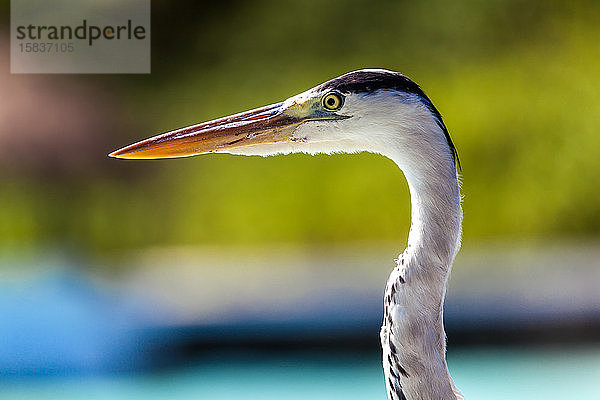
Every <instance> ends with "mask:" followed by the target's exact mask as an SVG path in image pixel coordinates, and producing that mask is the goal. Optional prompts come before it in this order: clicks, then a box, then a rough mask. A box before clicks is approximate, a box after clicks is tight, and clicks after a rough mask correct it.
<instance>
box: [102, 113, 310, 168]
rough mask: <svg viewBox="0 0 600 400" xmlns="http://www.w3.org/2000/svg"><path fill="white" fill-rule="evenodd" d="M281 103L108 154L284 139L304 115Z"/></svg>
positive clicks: (199, 149) (175, 153)
mask: <svg viewBox="0 0 600 400" xmlns="http://www.w3.org/2000/svg"><path fill="white" fill-rule="evenodd" d="M282 104H283V103H278V104H272V105H270V106H266V107H261V108H257V109H254V110H251V111H246V112H243V113H240V114H235V115H231V116H228V117H224V118H220V119H216V120H213V121H209V122H204V123H201V124H198V125H192V126H188V127H187V128H182V129H178V130H175V131H171V132H167V133H164V134H162V135H158V136H154V137H151V138H150V139H146V140H143V141H141V142H138V143H134V144H132V145H130V146H127V147H124V148H122V149H119V150H117V151H115V152H112V153H110V154H109V156H110V157H115V158H128V159H152V158H173V157H187V156H192V155H196V154H202V153H208V152H213V151H226V150H227V149H232V148H235V147H242V146H252V145H256V144H262V143H275V142H281V141H286V140H289V138H290V137H291V136H292V134H293V131H294V129H295V128H296V127H297V126H298V125H299V124H300V123H302V122H303V118H301V117H296V116H292V115H288V114H286V113H284V112H282Z"/></svg>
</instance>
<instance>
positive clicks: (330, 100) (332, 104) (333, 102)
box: [327, 96, 335, 107]
mask: <svg viewBox="0 0 600 400" xmlns="http://www.w3.org/2000/svg"><path fill="white" fill-rule="evenodd" d="M327 105H328V106H329V107H333V106H335V99H334V98H333V96H332V97H330V98H328V99H327Z"/></svg>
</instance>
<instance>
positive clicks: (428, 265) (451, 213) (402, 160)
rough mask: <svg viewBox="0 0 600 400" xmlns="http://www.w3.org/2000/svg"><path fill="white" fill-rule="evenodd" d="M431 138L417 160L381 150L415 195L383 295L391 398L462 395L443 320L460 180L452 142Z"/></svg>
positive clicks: (456, 240)
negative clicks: (406, 235) (403, 242)
mask: <svg viewBox="0 0 600 400" xmlns="http://www.w3.org/2000/svg"><path fill="white" fill-rule="evenodd" d="M440 133H441V132H440ZM429 145H430V146H428V147H427V149H425V148H421V149H419V154H421V155H422V154H423V152H429V153H432V154H427V155H426V156H425V157H419V159H418V160H414V159H412V160H411V159H410V157H407V154H406V149H405V148H404V149H402V148H394V147H392V148H388V149H387V150H385V151H382V153H384V155H386V156H388V157H389V158H391V159H392V160H393V161H394V162H396V164H397V165H398V166H399V167H400V168H401V169H402V170H403V171H404V174H405V176H406V179H407V181H408V185H409V188H410V193H411V200H412V216H411V229H410V233H409V238H408V246H407V248H406V250H405V251H404V253H403V254H402V255H400V257H399V258H398V260H397V266H396V268H395V269H394V270H393V271H392V273H391V275H390V277H389V280H388V282H387V286H386V291H385V298H384V305H385V311H384V314H385V315H384V323H383V327H382V330H381V341H382V346H383V364H384V370H385V377H386V385H387V389H388V390H387V391H388V396H389V398H390V400H401V399H408V400H415V399H443V400H446V399H462V398H463V397H462V396H461V395H460V393H459V392H458V390H457V389H456V388H455V386H454V384H453V382H452V379H451V378H450V375H449V372H448V368H447V366H446V357H445V356H446V336H445V332H444V326H443V305H444V297H445V294H446V283H447V280H448V277H449V274H450V268H451V266H452V262H453V260H454V257H455V255H456V253H457V252H458V249H459V247H460V235H461V221H462V209H461V206H460V191H459V183H458V178H457V174H456V168H455V166H454V163H453V162H452V158H451V156H449V151H448V148H447V147H446V148H445V149H444V148H443V147H442V146H439V148H437V147H438V146H435V145H433V146H431V143H429ZM443 145H445V146H447V144H446V143H443ZM413 150H414V149H413Z"/></svg>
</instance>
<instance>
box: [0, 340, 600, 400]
mask: <svg viewBox="0 0 600 400" xmlns="http://www.w3.org/2000/svg"><path fill="white" fill-rule="evenodd" d="M448 360H449V361H448V362H449V366H450V369H451V371H452V374H453V376H454V379H455V381H456V383H457V385H458V386H459V387H460V388H461V390H462V391H463V393H464V394H465V395H466V396H467V398H468V399H486V400H495V399H503V400H505V399H513V400H518V399H528V400H531V399H548V398H563V399H587V400H595V399H600V388H599V385H598V382H599V379H600V347H579V348H546V349H539V348H538V349H531V348H480V349H462V350H458V351H452V352H450V353H449V357H448ZM0 398H2V399H11V400H12V399H22V400H26V399H36V400H54V399H61V400H75V399H86V400H87V399H115V400H121V399H207V400H208V399H214V400H220V399H234V398H238V399H239V398H243V399H263V400H270V399H282V398H286V399H303V400H305V399H328V400H329V399H381V400H383V399H385V391H384V383H383V376H382V370H381V367H380V364H379V358H378V356H377V355H376V354H372V355H368V356H365V355H364V354H363V355H358V354H355V355H352V354H350V355H345V356H339V355H338V356H335V355H328V354H320V355H318V354H304V355H301V356H298V355H297V354H289V353H288V354H286V353H282V354H279V355H277V356H273V355H271V356H265V355H254V356H252V355H249V354H247V355H245V356H243V355H241V356H240V355H239V354H238V355H233V354H231V353H230V354H223V355H220V356H214V357H211V358H210V359H203V361H202V362H199V363H197V364H195V365H190V366H187V367H185V368H179V369H175V370H170V371H166V372H162V373H152V374H130V375H115V376H103V377H100V376H89V377H81V376H80V377H57V376H55V377H53V378H39V377H38V378H29V379H24V380H23V379H19V380H13V381H8V382H6V381H5V382H3V383H0Z"/></svg>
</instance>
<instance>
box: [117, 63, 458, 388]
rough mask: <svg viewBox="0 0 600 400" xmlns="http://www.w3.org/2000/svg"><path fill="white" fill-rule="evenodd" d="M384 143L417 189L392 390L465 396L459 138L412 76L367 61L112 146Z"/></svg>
mask: <svg viewBox="0 0 600 400" xmlns="http://www.w3.org/2000/svg"><path fill="white" fill-rule="evenodd" d="M297 152H302V153H308V154H318V153H326V154H332V153H357V152H371V153H378V154H381V155H383V156H385V157H388V158H389V159H391V160H392V161H393V162H394V163H395V164H396V165H397V166H398V167H399V168H400V169H401V170H402V172H403V174H404V177H405V179H406V181H407V183H408V187H409V190H410V198H411V227H410V231H409V233H408V240H407V245H406V248H405V250H404V252H403V253H402V254H400V256H399V257H398V258H397V259H396V260H395V261H396V265H395V267H394V268H393V270H392V272H391V274H390V276H389V279H388V281H387V283H386V286H385V292H384V301H383V308H384V310H383V311H384V312H383V324H382V327H381V331H380V335H379V336H380V339H381V346H382V350H383V352H382V353H383V369H384V376H385V384H386V390H387V395H388V397H389V399H390V400H403V399H406V400H417V399H423V400H425V399H430V400H440V399H443V400H447V399H463V396H462V395H461V393H460V391H459V390H458V389H457V387H456V386H455V384H454V382H453V380H452V378H451V376H450V373H449V370H448V366H447V363H446V334H445V331H444V322H443V307H444V298H445V295H446V285H447V282H448V278H449V274H450V270H451V267H452V263H453V262H454V258H455V256H456V254H457V252H458V250H459V248H460V240H461V231H462V228H461V227H462V207H461V194H460V182H459V171H460V162H459V159H458V154H457V151H456V148H455V146H454V144H453V142H452V140H451V138H450V135H449V133H448V129H447V128H446V125H445V124H444V122H443V120H442V116H441V114H440V112H439V111H438V110H437V109H436V107H435V106H434V105H433V103H432V102H431V100H430V99H429V97H427V95H426V94H425V93H424V91H423V90H422V89H421V88H420V86H419V85H417V84H416V83H415V82H414V81H412V80H411V79H409V78H408V77H406V76H405V75H403V74H401V73H398V72H394V71H390V70H385V69H362V70H358V71H353V72H349V73H346V74H344V75H341V76H339V77H337V78H334V79H331V80H329V81H327V82H324V83H322V84H320V85H318V86H316V87H314V88H312V89H309V90H307V91H305V92H303V93H300V94H298V95H295V96H293V97H290V98H288V99H287V100H285V101H283V102H280V103H276V104H272V105H268V106H265V107H261V108H257V109H254V110H250V111H246V112H242V113H239V114H234V115H231V116H227V117H223V118H220V119H216V120H213V121H209V122H203V123H200V124H196V125H192V126H189V127H185V128H182V129H177V130H174V131H171V132H167V133H164V134H161V135H158V136H154V137H151V138H149V139H146V140H143V141H140V142H137V143H134V144H132V145H130V146H127V147H124V148H122V149H120V150H117V151H115V152H113V153H111V154H110V156H111V157H117V158H123V159H155V158H173V157H186V156H193V155H197V154H202V153H229V154H239V155H261V156H268V155H275V154H289V153H297Z"/></svg>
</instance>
